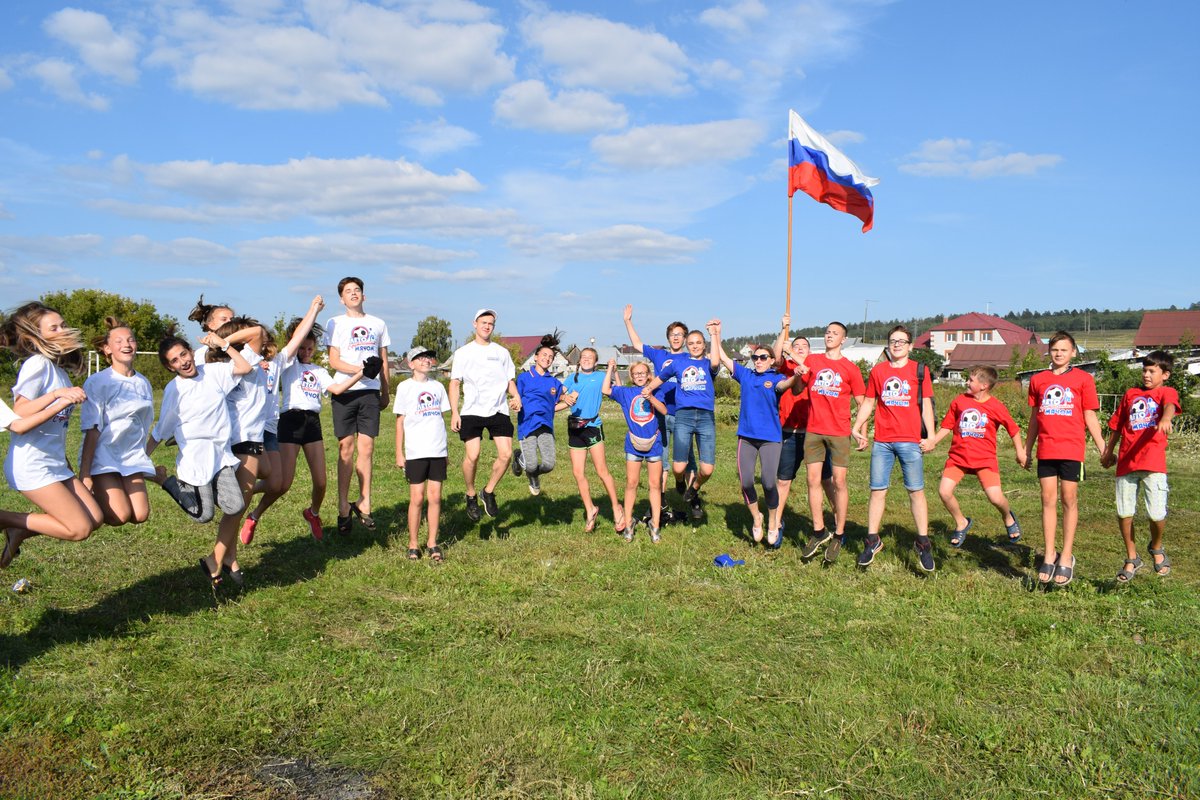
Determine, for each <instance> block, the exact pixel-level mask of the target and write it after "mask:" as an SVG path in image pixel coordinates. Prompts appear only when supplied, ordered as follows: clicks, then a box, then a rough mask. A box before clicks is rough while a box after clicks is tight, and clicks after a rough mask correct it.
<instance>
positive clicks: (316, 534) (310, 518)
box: [303, 508, 325, 542]
mask: <svg viewBox="0 0 1200 800" xmlns="http://www.w3.org/2000/svg"><path fill="white" fill-rule="evenodd" d="M303 516H304V521H305V522H307V523H308V529H309V531H310V532H311V533H312V537H313V538H314V539H316V540H317V541H318V542H319V541H321V539H323V538H324V537H325V531H324V530H322V528H321V518H320V517H319V516H318V515H316V514H314V513H313V512H312V509H311V508H306V509H304V512H303Z"/></svg>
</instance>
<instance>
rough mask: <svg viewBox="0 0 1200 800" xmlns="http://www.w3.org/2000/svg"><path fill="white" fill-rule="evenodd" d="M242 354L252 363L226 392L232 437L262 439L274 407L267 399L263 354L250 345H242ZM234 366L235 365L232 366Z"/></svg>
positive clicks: (233, 439) (236, 441)
mask: <svg viewBox="0 0 1200 800" xmlns="http://www.w3.org/2000/svg"><path fill="white" fill-rule="evenodd" d="M242 358H244V359H246V360H247V361H249V362H250V366H251V367H253V369H251V370H250V371H249V372H248V373H246V374H245V375H243V376H242V379H241V381H240V382H239V383H238V385H237V386H235V387H234V388H233V391H231V392H229V394H227V395H226V396H225V402H226V403H228V404H229V422H230V424H231V425H232V432H231V433H230V438H229V441H230V442H231V443H232V444H241V443H242V442H261V441H262V440H263V431H264V430H266V428H267V417H268V416H269V415H270V413H271V410H270V408H268V403H267V373H266V371H265V370H264V369H263V368H262V360H263V358H262V356H260V355H259V354H258V353H256V352H254V351H253V350H251V349H250V346H249V345H246V346H245V347H243V348H242ZM231 368H232V367H231Z"/></svg>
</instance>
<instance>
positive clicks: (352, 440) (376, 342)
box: [323, 276, 391, 534]
mask: <svg viewBox="0 0 1200 800" xmlns="http://www.w3.org/2000/svg"><path fill="white" fill-rule="evenodd" d="M338 297H339V298H340V299H341V301H342V305H343V306H345V307H346V313H345V314H340V315H338V316H336V317H332V318H330V319H329V321H328V322H326V323H325V339H324V342H323V344H324V345H325V346H326V347H327V348H328V351H329V366H330V367H331V368H332V369H333V370H335V371H336V372H337V375H336V376H335V377H336V378H337V380H338V381H346V380H349V379H350V378H351V377H353V376H354V375H355V374H356V373H357V372H358V370H359V368H360V367H361V366H362V365H363V362H364V361H366V360H367V359H368V358H369V357H371V356H378V357H379V358H380V359H381V360H382V362H383V365H382V368H381V370H380V372H379V375H378V377H376V376H375V375H370V374H366V373H364V377H363V378H362V379H361V380H359V382H358V387H357V388H355V389H354V390H352V391H348V392H343V393H342V394H340V395H335V396H334V397H333V398H332V399H331V401H330V404H331V406H332V408H333V434H334V436H336V437H337V440H338V465H337V481H338V521H337V530H338V533H343V534H344V533H349V532H350V519H351V518H350V515H351V513H353V514H354V516H356V517H358V521H359V522H361V523H362V524H363V526H364V527H366V528H367V530H374V528H375V520H374V519H372V518H371V467H372V457H373V456H374V453H375V437H376V436H378V435H379V410H380V409H381V408H383V407H385V406H387V404H388V391H389V389H390V383H389V382H388V381H389V377H390V376H389V375H388V356H387V349H388V345H389V344H391V339H390V338H389V337H388V330H387V324H386V323H385V322H384V321H383V320H381V319H380V318H379V317H374V316H371V315H370V314H367V313H366V312H364V311H363V300H365V299H366V295H365V294H363V282H362V279H361V278H355V277H353V276H351V277H346V278H342V279H341V280H340V281H338ZM356 447H357V450H358V455H357V456H355V448H356ZM355 472H357V473H358V489H359V499H358V502H356V503H351V502H350V477H351V475H352V474H354V473H355Z"/></svg>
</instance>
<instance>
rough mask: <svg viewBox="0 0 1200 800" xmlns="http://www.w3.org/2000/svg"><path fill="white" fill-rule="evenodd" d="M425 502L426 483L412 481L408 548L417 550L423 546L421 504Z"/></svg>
mask: <svg viewBox="0 0 1200 800" xmlns="http://www.w3.org/2000/svg"><path fill="white" fill-rule="evenodd" d="M424 502H425V484H424V483H412V484H409V486H408V549H409V550H416V549H417V548H419V547H420V546H421V544H420V540H419V538H418V537H419V534H420V533H421V511H422V508H421V506H422V505H423V504H424Z"/></svg>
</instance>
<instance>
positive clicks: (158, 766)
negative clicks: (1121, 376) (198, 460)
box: [0, 399, 1200, 799]
mask: <svg viewBox="0 0 1200 800" xmlns="http://www.w3.org/2000/svg"><path fill="white" fill-rule="evenodd" d="M939 408H940V409H942V410H944V409H945V400H944V399H939ZM608 412H609V414H610V415H611V414H612V409H611V408H609V409H608ZM729 413H730V412H729V410H725V411H723V412H722V413H721V414H719V417H723V418H726V419H728V417H729ZM391 424H392V423H391V418H390V415H388V416H387V418H386V419H385V430H384V433H383V435H382V436H381V437H380V439H379V444H380V447H379V452H378V453H377V458H376V470H377V474H376V491H375V498H376V499H375V503H376V517H377V519H378V520H379V522H380V526H379V529H378V530H377V531H375V532H374V533H369V532H366V531H364V530H363V529H362V528H356V529H355V531H354V533H353V535H351V536H350V537H348V538H344V539H343V538H334V537H333V536H332V535H330V536H329V537H328V539H327V541H326V542H325V543H323V544H317V543H314V542H313V541H312V540H311V539H310V538H309V536H308V534H307V531H306V526H305V523H304V522H303V521H302V520H301V518H300V510H301V508H302V507H303V504H304V502H305V499H306V495H307V492H306V491H305V488H306V484H305V482H306V480H307V472H306V471H305V469H304V468H303V467H301V468H300V470H299V475H298V479H297V488H296V489H294V490H293V493H292V494H291V495H290V496H288V497H286V498H285V499H284V500H283V501H281V502H280V503H279V504H278V505H277V506H276V507H275V508H274V509H273V510H272V512H271V513H270V514H268V515H267V516H266V517H265V518H264V519H263V521H262V523H261V524H260V526H259V529H258V534H257V537H256V539H255V541H254V543H253V544H252V545H251V546H249V547H245V548H243V549H242V551H241V563H242V565H243V568H244V569H245V571H246V575H247V588H246V590H245V591H244V592H242V593H240V594H239V593H236V592H234V591H233V590H232V589H230V588H228V587H224V588H218V589H217V590H216V591H215V592H214V591H213V590H211V589H210V588H209V587H208V586H207V585H206V582H205V581H204V580H203V579H202V576H201V575H200V574H199V571H198V569H197V568H196V566H195V563H196V559H197V557H198V556H200V555H202V554H204V553H206V552H208V550H209V548H210V547H211V543H212V537H213V534H214V530H215V528H214V527H213V526H211V525H209V526H198V525H195V524H192V523H190V522H188V521H186V519H185V517H184V516H183V514H182V513H181V512H180V511H178V509H176V508H175V507H174V506H173V505H172V504H171V503H170V502H169V501H168V500H167V498H166V496H165V495H164V494H162V493H161V492H160V491H159V490H157V489H155V490H154V491H155V494H154V495H153V496H152V500H153V515H152V518H151V520H150V521H149V522H148V523H147V524H146V525H143V526H140V527H127V528H124V529H119V530H112V529H102V530H100V531H99V532H98V533H97V534H95V535H94V536H93V537H92V539H90V540H89V541H87V542H86V543H83V544H63V543H58V542H51V541H46V540H41V541H32V542H29V543H28V544H27V545H26V546H25V547H24V548H23V552H22V555H21V557H20V558H19V559H18V560H17V561H16V562H14V564H13V566H12V567H11V568H10V569H9V570H7V571H6V572H5V573H4V574H3V577H4V581H5V589H4V592H3V595H2V596H0V796H2V797H5V798H73V797H98V798H114V799H115V798H180V797H187V798H234V797H237V798H243V797H246V798H293V797H322V798H327V797H333V798H365V797H378V798H411V797H445V798H463V797H503V798H551V797H554V798H557V797H568V798H623V797H653V798H658V797H688V798H691V797H697V798H728V797H736V798H774V797H780V798H782V797H788V798H791V797H814V798H857V797H884V798H908V797H973V798H1007V797H1013V798H1016V797H1022V798H1024V797H1030V796H1038V797H1051V798H1056V797H1129V798H1143V797H1177V798H1186V797H1196V796H1200V734H1198V731H1200V704H1198V703H1197V698H1198V697H1200V669H1198V667H1197V664H1200V602H1198V595H1197V589H1198V587H1200V583H1198V581H1197V570H1196V568H1195V564H1196V563H1197V561H1198V560H1200V543H1198V541H1197V536H1196V530H1197V523H1198V521H1200V520H1198V517H1200V514H1198V511H1197V509H1198V508H1200V502H1198V498H1200V492H1198V491H1197V478H1198V477H1200V470H1198V469H1197V466H1196V463H1197V457H1198V456H1200V442H1197V441H1196V440H1194V439H1193V440H1192V441H1190V442H1188V441H1185V440H1182V439H1181V440H1178V441H1176V443H1175V444H1174V445H1173V446H1172V450H1171V462H1170V463H1171V469H1172V471H1173V475H1172V479H1171V480H1172V489H1173V492H1172V495H1171V510H1172V515H1171V517H1170V520H1169V523H1168V539H1167V547H1168V550H1169V552H1170V553H1171V556H1172V558H1173V560H1174V563H1175V570H1174V573H1173V574H1172V575H1171V576H1169V577H1167V578H1158V577H1156V576H1155V575H1153V574H1152V573H1150V572H1149V571H1146V572H1143V573H1142V574H1140V575H1138V576H1137V578H1136V579H1135V580H1134V581H1133V582H1132V583H1131V584H1130V585H1128V586H1122V587H1117V586H1115V585H1114V580H1113V576H1114V574H1115V573H1116V571H1117V569H1118V568H1119V566H1120V564H1121V560H1122V558H1123V555H1122V548H1121V545H1120V537H1119V535H1118V533H1117V531H1116V527H1115V523H1114V521H1113V518H1112V517H1113V501H1112V491H1113V477H1112V473H1111V472H1106V471H1102V470H1100V469H1099V467H1098V464H1097V463H1096V459H1095V458H1094V457H1093V458H1092V460H1091V461H1090V463H1089V465H1088V466H1089V471H1088V476H1087V479H1086V480H1085V482H1084V484H1083V486H1082V487H1081V497H1082V506H1083V510H1082V515H1081V516H1082V519H1081V525H1080V534H1079V537H1078V542H1077V553H1078V567H1077V578H1076V580H1075V582H1074V584H1073V585H1072V586H1071V587H1070V588H1069V589H1067V590H1058V591H1052V592H1045V591H1041V590H1038V589H1037V588H1035V587H1034V585H1033V582H1032V581H1031V574H1032V569H1033V566H1034V564H1035V560H1036V558H1037V553H1038V552H1039V551H1040V549H1041V546H1040V540H1041V536H1040V530H1039V528H1040V526H1039V524H1038V514H1039V512H1038V502H1039V501H1038V492H1037V486H1036V481H1035V479H1034V477H1033V476H1032V475H1031V474H1030V473H1027V472H1023V471H1021V470H1018V469H1017V468H1016V467H1015V465H1014V464H1013V462H1012V458H1011V448H1010V447H1008V446H1007V444H1004V445H1003V446H1002V450H1001V455H1002V464H1003V466H1002V471H1003V474H1004V480H1005V488H1006V491H1007V492H1008V495H1009V497H1010V498H1011V500H1012V501H1013V503H1014V508H1015V510H1016V511H1017V513H1018V514H1019V515H1020V516H1021V519H1022V521H1023V523H1024V528H1025V532H1026V536H1025V541H1024V542H1023V543H1021V544H1020V545H1018V546H1016V547H1015V548H1010V547H1007V546H1004V545H1003V544H1002V541H1001V540H1002V539H1003V538H1004V537H1003V526H1002V525H1001V524H1000V521H999V519H998V515H996V514H995V512H994V511H993V510H992V509H991V507H990V506H989V505H988V504H987V503H986V501H985V500H984V498H983V495H982V492H980V491H979V490H978V488H977V487H975V486H972V485H970V484H969V483H964V487H963V489H962V490H960V497H962V499H963V501H964V508H965V510H966V511H967V513H968V514H970V515H971V516H972V517H974V519H975V520H976V524H975V527H974V529H973V531H972V537H971V538H970V539H969V540H968V542H967V544H966V546H965V547H964V548H963V549H962V550H961V551H955V550H953V549H952V548H950V547H949V546H948V545H947V544H946V539H947V536H948V531H949V527H950V526H949V519H948V517H947V515H946V513H945V511H944V510H943V509H942V508H941V504H940V502H938V500H937V498H936V492H931V496H930V508H931V518H932V520H933V522H932V527H933V534H934V537H935V555H936V557H937V560H938V571H937V572H936V573H935V574H934V575H932V576H929V577H925V576H923V575H922V574H920V573H919V572H918V571H917V569H916V565H915V557H914V554H913V552H912V541H913V533H912V530H911V520H910V519H909V518H908V513H907V510H906V506H907V504H906V503H905V502H904V498H903V497H902V491H901V490H896V491H894V492H893V494H892V495H891V497H890V500H891V505H890V508H889V510H890V512H891V513H889V516H888V524H887V526H886V528H885V532H884V541H885V548H884V550H883V552H882V553H881V554H880V556H879V557H878V558H877V559H876V562H875V564H874V566H872V567H871V568H870V570H869V571H866V572H862V571H859V570H857V569H856V567H855V566H854V559H855V557H856V555H857V553H858V552H859V551H860V550H861V547H862V544H861V539H862V535H863V534H864V532H865V531H864V530H863V527H862V523H863V522H864V520H865V515H866V510H865V509H866V497H867V491H866V479H867V478H866V476H867V456H866V455H865V454H856V456H855V460H854V462H853V465H852V470H851V486H852V489H851V498H852V504H851V522H852V524H851V526H850V528H849V533H850V543H849V544H848V545H847V550H846V552H845V553H843V555H842V558H841V560H840V561H839V562H838V563H837V564H836V565H834V566H833V567H831V568H823V567H822V566H821V563H820V561H819V560H818V561H816V562H813V563H808V564H806V563H803V562H802V561H801V559H800V556H799V550H798V547H797V544H798V541H799V539H800V538H801V537H802V536H803V534H804V533H805V532H806V531H807V530H809V525H808V523H807V512H803V513H802V512H801V511H800V504H799V502H798V501H799V499H800V498H799V497H796V496H793V499H792V502H791V503H789V510H790V514H789V516H788V538H787V542H786V544H785V546H784V547H783V548H782V550H780V551H778V552H765V551H764V550H762V549H761V548H760V549H754V548H752V547H751V545H750V544H749V542H748V539H747V536H748V527H749V515H748V513H747V512H746V511H745V508H744V506H743V505H742V504H741V502H740V497H739V492H738V489H737V485H736V477H735V474H734V471H735V465H734V460H733V455H734V449H735V439H734V435H733V432H732V429H731V428H729V427H728V426H724V427H723V429H722V431H721V433H720V438H719V442H718V465H717V475H716V478H715V479H714V481H713V482H711V483H710V484H709V485H708V487H707V488H706V491H705V498H706V501H707V506H706V511H707V514H706V517H705V519H704V521H703V523H702V524H699V525H697V526H695V527H691V526H670V527H668V528H666V529H665V531H664V533H665V536H664V539H663V542H662V543H661V544H660V545H657V546H655V545H652V544H651V543H650V542H649V541H648V539H647V538H646V537H645V536H644V535H639V536H638V537H637V538H636V539H635V541H634V542H633V543H632V544H626V543H625V542H623V541H622V540H621V539H620V538H619V537H617V536H616V535H614V534H613V533H612V520H611V518H610V517H609V512H608V504H607V502H601V508H602V509H603V514H602V517H601V525H600V527H599V528H598V530H597V532H596V533H593V534H585V533H584V532H583V511H582V507H581V504H580V501H579V499H578V497H577V494H576V491H575V487H574V483H573V481H572V479H571V473H570V467H569V463H568V462H567V457H566V454H567V451H566V447H565V442H560V449H559V453H560V457H561V459H562V460H561V461H560V463H559V466H558V468H557V470H556V471H555V472H554V473H552V474H551V475H549V476H546V477H545V478H544V479H543V482H544V486H545V487H546V491H545V492H544V493H543V495H542V496H541V497H539V498H533V497H530V496H529V494H528V493H527V491H526V488H525V481H524V479H516V478H514V477H512V476H511V475H509V476H508V477H507V478H506V479H505V480H504V481H503V482H502V483H501V485H500V490H499V497H500V500H501V518H500V519H499V521H498V522H496V523H492V522H488V521H486V520H485V523H484V524H480V525H475V524H471V523H470V522H469V520H467V518H466V516H465V514H464V512H463V505H462V497H463V491H462V478H461V474H460V473H458V471H457V469H456V468H452V474H451V479H450V481H449V482H448V484H447V487H446V500H445V509H446V514H445V516H444V536H443V539H444V540H445V542H446V543H447V544H448V545H449V546H448V548H447V560H446V562H445V563H444V564H442V565H440V566H437V565H434V564H432V563H431V562H430V561H429V560H427V559H423V560H421V561H420V562H416V563H412V562H409V561H406V560H405V558H404V555H405V548H406V546H407V535H406V533H405V532H404V531H403V515H404V509H405V499H406V495H407V487H406V484H405V482H404V480H403V477H402V476H401V475H400V474H399V473H398V471H397V470H396V469H395V468H394V467H393V466H391V464H392V459H393V452H392V446H391V442H392V440H391V435H392V427H391ZM609 428H610V431H609V437H608V438H609V442H610V453H609V464H610V465H611V467H613V468H615V469H623V467H621V462H620V461H619V460H618V459H619V456H618V453H619V448H618V447H617V446H616V444H615V443H616V442H617V441H618V440H619V435H620V433H621V432H623V428H622V425H621V423H620V421H619V419H618V418H616V417H612V416H610V417H609ZM327 437H328V434H327ZM327 441H329V439H328V438H327ZM485 452H487V450H486V448H485ZM460 453H461V449H460V447H459V446H458V445H457V443H456V442H453V443H452V449H451V462H452V465H456V464H457V462H458V459H459V456H460ZM160 454H161V455H162V456H163V457H170V453H169V451H166V450H162V451H160ZM944 454H945V445H943V447H942V449H941V451H940V452H939V454H937V455H936V456H935V457H933V458H931V459H929V460H928V461H927V470H926V471H927V477H928V478H929V481H930V484H929V485H930V487H931V488H932V486H934V485H936V477H937V474H938V472H939V471H940V467H941V463H942V460H943V458H944ZM331 463H332V462H331ZM592 484H593V492H594V494H596V495H597V496H599V495H600V489H599V483H598V481H595V480H593V481H592ZM619 484H620V481H619V480H618V485H619ZM2 502H3V503H4V504H5V506H6V507H18V508H20V507H24V506H23V503H24V501H23V500H22V499H21V498H20V497H19V496H17V495H15V494H13V493H12V492H5V493H4V494H3V498H2ZM677 502H678V501H677V500H676V504H677ZM325 508H326V513H325V518H326V520H327V521H329V522H332V518H333V515H334V513H335V512H334V510H333V507H332V500H327V501H326V506H325ZM1144 530H1145V528H1144V524H1142V523H1141V522H1139V531H1141V533H1139V539H1141V540H1143V541H1144V538H1145V537H1144ZM502 533H505V534H507V537H506V538H501V534H502ZM724 552H728V553H730V554H731V555H733V556H734V557H735V558H744V559H745V560H746V564H745V565H744V566H741V567H737V568H733V569H717V568H715V567H714V566H713V565H712V559H713V557H714V556H715V555H717V554H720V553H724ZM19 577H27V578H29V580H30V582H31V583H32V587H33V588H32V590H31V591H30V592H29V593H27V594H23V595H18V594H15V593H13V592H11V591H9V590H8V589H7V586H9V585H11V584H12V583H13V582H14V581H15V580H17V578H19Z"/></svg>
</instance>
